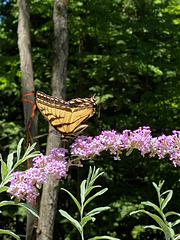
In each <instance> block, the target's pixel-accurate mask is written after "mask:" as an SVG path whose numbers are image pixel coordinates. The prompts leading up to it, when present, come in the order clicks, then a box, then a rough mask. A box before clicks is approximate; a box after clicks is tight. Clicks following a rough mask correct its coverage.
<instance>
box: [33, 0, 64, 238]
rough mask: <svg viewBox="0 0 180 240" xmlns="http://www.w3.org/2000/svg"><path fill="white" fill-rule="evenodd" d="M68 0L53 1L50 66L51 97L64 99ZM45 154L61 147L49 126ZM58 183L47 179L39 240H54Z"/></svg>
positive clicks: (41, 209)
mask: <svg viewBox="0 0 180 240" xmlns="http://www.w3.org/2000/svg"><path fill="white" fill-rule="evenodd" d="M67 9H68V0H54V12H53V21H54V45H53V53H54V61H53V66H52V82H51V87H52V95H53V96H56V97H60V98H63V99H65V96H66V68H67V58H68V30H67ZM49 132H50V133H49V136H48V141H47V149H46V154H49V153H50V150H51V149H52V148H53V147H57V148H59V147H60V146H61V141H60V135H59V134H57V132H55V130H52V127H51V126H50V131H49ZM58 190H59V181H58V180H54V179H53V178H52V177H50V176H49V178H48V181H47V184H44V186H43V193H42V199H41V205H40V220H39V226H38V229H37V239H38V240H49V239H53V229H54V220H55V215H56V210H57V199H58Z"/></svg>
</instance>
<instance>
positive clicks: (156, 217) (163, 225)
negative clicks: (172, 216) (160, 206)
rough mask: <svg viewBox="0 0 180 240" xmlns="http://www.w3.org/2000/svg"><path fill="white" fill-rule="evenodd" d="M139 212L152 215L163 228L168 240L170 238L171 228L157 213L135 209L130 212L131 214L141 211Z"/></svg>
mask: <svg viewBox="0 0 180 240" xmlns="http://www.w3.org/2000/svg"><path fill="white" fill-rule="evenodd" d="M139 212H142V213H145V214H147V215H149V216H150V217H152V218H153V219H154V220H155V221H156V222H157V223H158V224H159V226H160V227H161V228H162V230H163V232H164V234H165V238H166V240H170V237H171V233H170V230H169V228H168V227H167V226H166V224H165V223H164V222H163V220H162V219H161V218H160V217H159V216H157V215H155V214H152V213H150V212H148V211H145V210H137V211H133V212H131V213H130V215H132V214H135V213H139Z"/></svg>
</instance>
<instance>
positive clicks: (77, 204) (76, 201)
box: [61, 188, 81, 212]
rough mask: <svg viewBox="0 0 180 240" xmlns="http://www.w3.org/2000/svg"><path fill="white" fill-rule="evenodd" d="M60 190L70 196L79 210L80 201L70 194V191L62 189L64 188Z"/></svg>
mask: <svg viewBox="0 0 180 240" xmlns="http://www.w3.org/2000/svg"><path fill="white" fill-rule="evenodd" d="M61 190H63V191H65V192H67V193H68V194H69V196H70V197H71V198H72V200H73V201H74V202H75V204H76V206H77V208H78V210H79V212H81V205H80V203H79V202H78V200H77V199H76V198H75V197H74V196H73V195H72V193H70V192H69V191H68V190H66V189H64V188H61Z"/></svg>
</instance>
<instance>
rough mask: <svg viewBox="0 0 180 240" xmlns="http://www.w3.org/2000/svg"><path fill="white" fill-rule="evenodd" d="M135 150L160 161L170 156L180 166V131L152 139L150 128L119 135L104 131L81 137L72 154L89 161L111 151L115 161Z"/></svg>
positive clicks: (127, 131) (75, 143)
mask: <svg viewBox="0 0 180 240" xmlns="http://www.w3.org/2000/svg"><path fill="white" fill-rule="evenodd" d="M133 149H138V150H139V151H140V152H141V155H142V156H143V157H144V156H145V154H149V157H154V156H156V155H157V157H158V158H159V159H162V158H164V157H165V156H166V155H169V158H170V160H171V161H172V162H173V164H174V166H175V167H176V166H180V131H175V130H174V131H173V134H172V135H169V136H166V135H164V134H163V135H161V136H159V137H154V138H153V137H152V135H151V130H150V127H149V126H147V127H146V126H145V127H140V128H138V129H137V130H134V131H131V130H124V131H123V132H122V134H117V133H116V131H115V130H111V131H102V132H101V134H100V135H99V136H96V137H94V138H92V137H85V136H79V137H78V138H76V140H75V142H74V143H73V144H72V145H71V154H72V155H74V156H77V157H79V158H81V159H89V158H92V157H93V156H94V155H99V154H100V152H102V151H104V150H105V151H107V150H109V151H110V154H113V155H114V159H115V160H119V159H120V156H119V154H120V153H121V152H122V151H123V150H126V151H127V155H129V154H130V153H131V152H132V151H133Z"/></svg>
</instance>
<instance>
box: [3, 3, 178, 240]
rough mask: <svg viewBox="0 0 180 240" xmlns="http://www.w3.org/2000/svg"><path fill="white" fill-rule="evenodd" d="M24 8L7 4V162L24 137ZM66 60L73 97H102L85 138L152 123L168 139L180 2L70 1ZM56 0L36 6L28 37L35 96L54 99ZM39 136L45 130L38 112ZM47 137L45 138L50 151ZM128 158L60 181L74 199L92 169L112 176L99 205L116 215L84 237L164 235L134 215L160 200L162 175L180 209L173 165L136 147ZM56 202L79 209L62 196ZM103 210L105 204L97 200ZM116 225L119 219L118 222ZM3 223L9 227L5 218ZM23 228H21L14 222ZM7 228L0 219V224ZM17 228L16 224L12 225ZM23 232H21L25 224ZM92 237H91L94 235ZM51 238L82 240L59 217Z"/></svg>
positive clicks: (105, 160)
mask: <svg viewBox="0 0 180 240" xmlns="http://www.w3.org/2000/svg"><path fill="white" fill-rule="evenodd" d="M17 10H18V9H17V5H16V1H15V0H9V1H4V0H1V1H0V11H1V14H0V29H1V30H0V38H1V41H0V103H1V106H2V107H1V110H0V116H2V117H1V120H0V151H1V152H2V155H3V157H4V159H5V157H6V155H7V154H8V152H9V151H11V150H13V149H15V148H16V144H17V142H18V141H19V139H20V138H21V137H24V136H25V130H24V125H23V109H22V101H21V98H22V96H21V75H20V62H19V55H18V47H17V13H18V11H17ZM68 11H69V12H68V26H69V60H68V71H67V99H71V98H76V97H90V96H92V95H93V94H94V93H96V98H97V100H98V108H97V113H96V115H95V117H93V118H92V119H90V120H88V122H89V128H88V129H87V130H86V131H85V132H84V134H87V135H92V136H95V135H96V134H99V133H100V132H101V131H102V130H105V129H106V130H107V129H115V130H117V131H118V132H121V131H122V130H123V129H126V128H129V129H131V130H133V129H136V128H138V127H139V126H143V125H149V126H150V127H151V129H152V132H153V136H158V135H160V134H162V133H164V134H171V132H172V130H173V129H176V130H179V126H180V117H179V116H180V106H179V105H180V97H179V93H180V81H179V79H180V70H179V65H180V18H179V14H180V4H179V2H178V0H175V1H172V0H154V1H152V0H113V1H112V0H93V1H90V0H80V1H76V0H69V10H68ZM52 13H53V2H52V0H44V1H43V2H42V1H40V0H32V1H31V40H32V53H33V68H34V79H35V85H36V89H37V90H41V91H44V92H46V93H48V94H51V91H50V79H51V67H52V57H53V56H52V41H53V34H52V33H53V21H52ZM39 127H40V133H46V132H47V127H48V124H47V122H46V121H45V120H44V118H43V117H42V116H41V115H39ZM45 145H46V137H44V138H42V139H41V146H42V149H41V151H42V152H45ZM121 158H122V161H120V162H119V161H113V159H112V157H111V156H108V155H106V154H103V155H102V156H100V157H98V158H97V159H95V160H94V161H91V162H84V168H83V169H71V170H70V175H69V176H70V180H68V181H67V180H66V181H63V182H61V187H66V188H67V187H68V189H69V190H70V191H71V192H73V191H74V193H73V194H74V195H75V196H76V195H77V194H78V192H77V193H76V190H77V189H78V187H77V185H78V184H79V183H80V181H81V179H84V178H85V176H86V174H87V172H88V168H89V165H94V164H95V165H96V166H97V167H101V168H102V170H103V171H104V172H105V173H106V174H105V176H104V177H103V179H102V183H101V185H102V186H104V187H108V188H109V191H108V192H107V198H103V199H101V201H102V205H108V204H109V205H110V206H111V210H110V211H109V213H106V214H105V215H101V217H98V219H97V223H96V226H95V227H93V226H92V228H91V229H90V228H88V229H87V231H90V232H91V234H92V232H94V233H95V234H96V235H103V234H106V233H107V234H109V235H111V236H114V237H119V238H121V239H123V240H126V239H128V240H131V239H138V240H139V239H154V240H155V239H160V237H161V236H162V235H160V233H157V232H153V231H152V230H146V232H145V231H144V229H143V228H142V223H146V224H147V223H148V224H149V221H150V219H149V218H147V217H146V216H138V218H137V217H136V216H129V212H130V211H132V210H136V208H137V204H139V202H140V201H141V200H147V199H148V200H151V199H153V197H154V196H155V192H153V187H152V184H151V182H152V181H154V182H158V181H159V180H160V179H161V180H162V179H165V180H166V182H165V187H167V189H171V188H172V189H174V199H173V200H172V202H171V204H172V205H170V207H172V210H174V211H178V209H179V208H180V206H179V203H178V202H179V201H177V199H179V196H180V187H179V185H178V184H177V181H178V179H179V178H180V177H179V176H180V174H179V171H178V169H175V168H174V167H173V166H172V164H171V163H170V161H169V160H168V159H164V160H158V159H154V158H153V159H149V158H148V157H145V158H143V157H141V156H140V154H139V152H136V151H134V152H133V153H132V154H131V155H130V156H129V157H126V156H125V155H124V154H123V155H122V157H121ZM58 205H59V206H62V207H64V208H65V209H66V208H68V209H69V210H68V211H70V212H71V214H72V213H73V211H74V208H73V204H72V203H71V202H70V201H68V200H67V196H65V195H64V194H63V193H62V192H60V197H59V203H58ZM98 205H99V204H98ZM22 216H23V215H19V212H14V214H9V213H8V211H7V214H6V216H4V217H5V218H6V219H7V221H9V222H11V224H10V226H11V227H12V229H14V228H16V229H17V233H21V234H22V227H21V225H22ZM112 219H113V221H112ZM3 222H4V221H3ZM15 222H16V224H15ZM1 224H2V222H0V225H1ZM15 225H16V226H15ZM19 226H20V227H19ZM95 234H94V235H95ZM55 236H56V237H55V238H54V239H75V238H76V233H75V231H74V230H73V227H71V226H69V223H67V222H66V221H64V219H62V218H61V216H60V215H58V214H57V219H56V225H55Z"/></svg>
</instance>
